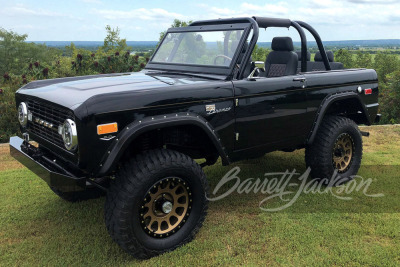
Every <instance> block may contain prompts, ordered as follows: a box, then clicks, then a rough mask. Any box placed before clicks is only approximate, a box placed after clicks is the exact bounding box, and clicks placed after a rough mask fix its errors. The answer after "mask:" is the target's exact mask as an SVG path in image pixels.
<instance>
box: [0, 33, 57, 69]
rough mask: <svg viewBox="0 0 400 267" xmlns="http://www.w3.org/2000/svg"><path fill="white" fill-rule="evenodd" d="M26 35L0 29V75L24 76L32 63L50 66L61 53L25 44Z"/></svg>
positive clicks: (40, 46) (44, 46) (39, 45)
mask: <svg viewBox="0 0 400 267" xmlns="http://www.w3.org/2000/svg"><path fill="white" fill-rule="evenodd" d="M27 37H28V35H26V34H18V33H16V32H13V31H7V30H5V29H3V28H0V75H3V74H4V73H13V74H15V75H20V74H24V71H25V70H26V66H27V65H29V64H32V63H34V62H39V63H40V65H46V64H50V62H51V61H53V59H54V58H56V57H57V56H59V55H61V53H62V51H61V50H59V49H56V48H49V47H47V46H46V45H41V44H34V43H27V42H26V38H27Z"/></svg>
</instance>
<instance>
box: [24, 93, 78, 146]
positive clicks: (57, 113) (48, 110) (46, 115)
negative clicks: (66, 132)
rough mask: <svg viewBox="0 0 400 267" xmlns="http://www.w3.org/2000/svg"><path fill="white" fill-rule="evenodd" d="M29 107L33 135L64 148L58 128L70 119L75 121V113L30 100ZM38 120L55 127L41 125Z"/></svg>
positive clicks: (30, 128)
mask: <svg viewBox="0 0 400 267" xmlns="http://www.w3.org/2000/svg"><path fill="white" fill-rule="evenodd" d="M27 105H28V111H29V112H31V113H32V121H29V123H28V125H29V130H30V131H31V133H33V134H35V135H37V136H39V137H41V138H43V139H46V140H47V141H49V142H51V143H53V144H55V145H57V146H59V147H62V148H64V141H63V139H62V137H61V135H60V134H59V133H58V126H60V125H62V124H63V123H64V121H65V120H66V119H68V118H70V119H73V113H72V112H71V111H70V110H68V109H65V108H60V107H56V106H54V105H51V104H47V103H44V102H39V101H36V100H28V101H27ZM37 120H42V121H45V122H47V123H48V124H52V125H53V127H52V128H49V127H46V126H44V125H41V124H40V123H38V122H37Z"/></svg>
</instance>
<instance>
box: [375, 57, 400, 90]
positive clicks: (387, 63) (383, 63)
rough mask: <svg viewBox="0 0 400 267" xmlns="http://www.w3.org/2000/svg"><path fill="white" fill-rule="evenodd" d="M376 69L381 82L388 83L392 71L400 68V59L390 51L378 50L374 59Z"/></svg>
mask: <svg viewBox="0 0 400 267" xmlns="http://www.w3.org/2000/svg"><path fill="white" fill-rule="evenodd" d="M374 69H375V70H376V72H377V73H378V79H379V82H380V83H386V82H387V78H388V77H387V76H388V75H389V74H390V73H392V72H395V71H396V70H400V60H399V58H398V57H397V56H396V55H391V54H390V52H389V51H385V52H378V53H377V54H376V56H375V59H374Z"/></svg>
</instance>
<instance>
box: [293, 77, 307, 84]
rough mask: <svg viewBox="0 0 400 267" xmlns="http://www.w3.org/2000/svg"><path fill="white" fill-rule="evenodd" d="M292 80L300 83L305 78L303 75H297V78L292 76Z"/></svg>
mask: <svg viewBox="0 0 400 267" xmlns="http://www.w3.org/2000/svg"><path fill="white" fill-rule="evenodd" d="M293 81H294V82H302V83H303V82H305V81H306V78H304V77H298V78H294V79H293Z"/></svg>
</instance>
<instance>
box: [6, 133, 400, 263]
mask: <svg viewBox="0 0 400 267" xmlns="http://www.w3.org/2000/svg"><path fill="white" fill-rule="evenodd" d="M364 130H368V131H370V132H371V136H370V137H369V138H364V157H363V166H362V167H361V170H360V172H359V174H360V175H361V176H363V177H372V178H374V183H373V184H372V185H371V188H370V190H369V192H370V193H379V192H384V194H385V197H382V198H380V200H376V199H373V198H370V197H366V196H364V195H363V194H361V193H360V192H358V193H354V194H352V197H353V200H348V201H346V200H338V199H336V198H335V197H333V196H332V195H330V194H302V195H301V196H300V197H299V199H298V200H297V202H296V203H294V204H293V206H292V207H290V208H288V209H286V210H283V211H280V212H275V213H272V212H265V211H262V210H261V209H260V208H259V203H260V201H261V200H263V199H264V198H265V197H266V195H263V194H261V193H258V194H254V193H251V194H238V193H234V194H231V195H229V196H228V197H226V198H224V199H223V200H220V201H216V202H210V205H209V213H208V216H207V219H206V221H205V223H204V226H203V228H202V229H201V230H200V232H199V234H198V235H197V236H196V238H195V240H194V241H193V242H191V243H189V244H188V245H186V246H184V247H181V248H179V249H177V250H175V251H173V252H170V253H167V254H164V255H161V256H159V257H155V258H152V259H150V260H146V261H137V260H135V259H133V258H132V257H131V256H129V255H127V254H126V253H125V252H123V251H122V250H121V249H120V248H119V247H118V245H116V244H115V243H114V242H113V241H112V240H111V238H110V237H109V236H108V233H107V231H106V229H105V226H104V220H103V205H104V198H101V199H96V200H90V201H86V202H81V203H75V204H71V203H68V202H65V201H63V200H61V199H59V198H58V197H57V196H56V195H55V194H53V193H52V192H51V191H50V189H49V188H48V187H47V185H46V184H45V182H43V181H42V180H41V179H39V178H38V177H36V176H35V175H34V174H33V173H31V172H30V171H28V170H27V169H25V168H23V167H22V166H21V165H19V164H18V163H17V162H15V161H14V160H12V159H11V158H10V156H9V155H8V147H6V146H0V199H1V202H0V266H10V265H29V266H32V265H34V266H37V265H51V266H53V265H58V266H59V265H62V266H66V265H68V266H77V265H84V266H100V265H102V266H103V265H106V266H117V265H118V266H125V265H127V266H136V265H146V266H154V265H161V264H162V265H165V266H168V265H172V264H174V265H175V264H177V265H192V266H197V265H217V264H218V265H231V264H235V265H236V264H240V265H264V266H265V265H267V264H268V265H307V266H308V265H351V266H358V265H374V266H377V265H379V266H381V265H389V266H390V265H392V266H395V265H397V266H398V265H400V213H399V210H400V209H399V205H400V197H399V193H398V191H399V190H400V179H399V175H398V172H397V170H396V167H393V166H395V165H397V167H398V166H399V165H400V155H399V151H400V126H387V127H386V126H374V127H370V128H367V129H364ZM304 165H305V163H304V150H299V151H296V152H293V153H284V152H274V153H271V154H267V155H265V156H264V157H263V158H260V159H255V160H246V161H242V162H239V163H237V164H234V165H232V166H226V167H222V166H221V165H220V164H217V165H215V166H211V167H206V168H205V172H206V174H207V177H208V179H209V182H210V188H211V191H212V190H214V188H215V186H216V184H217V183H218V182H219V181H220V179H221V178H222V177H223V176H224V175H225V173H227V172H228V171H229V170H231V169H232V167H233V166H239V167H240V168H241V170H242V171H241V173H240V177H241V178H242V180H244V179H246V178H250V177H255V178H257V177H259V178H263V175H264V173H266V172H275V171H285V170H286V169H289V170H293V169H294V168H295V169H296V170H298V171H299V172H303V171H304V170H305V167H304ZM391 166H392V167H391ZM398 169H399V168H398ZM223 188H225V189H226V188H229V186H225V187H223ZM335 190H336V189H335ZM338 194H340V193H338ZM274 201H275V202H274ZM271 203H272V204H276V205H278V206H279V200H273V201H271ZM371 206H374V207H376V208H374V209H371Z"/></svg>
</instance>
